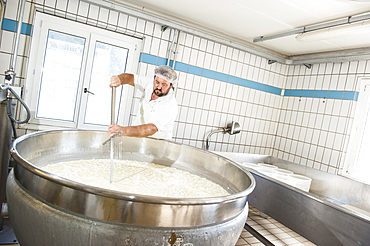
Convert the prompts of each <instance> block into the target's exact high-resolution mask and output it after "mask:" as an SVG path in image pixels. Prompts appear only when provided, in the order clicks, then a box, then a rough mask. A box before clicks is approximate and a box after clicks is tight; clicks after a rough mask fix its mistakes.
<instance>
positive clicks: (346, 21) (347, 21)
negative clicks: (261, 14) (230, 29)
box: [253, 13, 370, 43]
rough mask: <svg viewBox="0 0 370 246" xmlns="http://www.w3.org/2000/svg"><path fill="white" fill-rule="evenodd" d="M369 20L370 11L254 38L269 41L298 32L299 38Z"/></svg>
mask: <svg viewBox="0 0 370 246" xmlns="http://www.w3.org/2000/svg"><path fill="white" fill-rule="evenodd" d="M367 20H370V13H366V14H361V15H357V16H348V17H345V18H341V19H337V20H333V21H329V22H324V23H319V24H316V25H310V26H304V27H300V28H296V29H294V30H291V31H288V32H283V33H278V34H272V35H266V36H260V37H257V38H255V39H253V43H258V42H264V41H267V40H272V39H276V38H282V37H286V36H291V35H296V34H298V38H299V37H301V36H302V35H306V34H308V33H310V32H314V31H315V32H316V31H319V30H324V29H328V28H333V27H336V28H337V27H342V26H343V27H346V26H348V27H349V28H351V27H352V26H351V24H352V23H358V22H361V21H367ZM359 24H361V23H359ZM354 26H355V27H356V26H358V25H354ZM300 35H301V36H300Z"/></svg>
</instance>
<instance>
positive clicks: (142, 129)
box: [108, 65, 178, 139]
mask: <svg viewBox="0 0 370 246" xmlns="http://www.w3.org/2000/svg"><path fill="white" fill-rule="evenodd" d="M154 74H155V75H154V81H153V77H140V76H137V75H133V74H127V73H123V74H120V75H118V76H112V78H111V83H110V85H109V86H110V87H118V86H120V85H125V84H128V85H131V86H135V87H136V88H138V89H139V90H140V91H142V92H143V96H142V98H141V99H140V107H139V112H138V114H137V117H136V120H135V122H134V125H133V126H127V127H123V126H119V125H117V124H113V125H110V126H109V127H108V134H109V136H110V137H112V136H114V135H115V134H117V133H119V132H120V131H122V134H120V136H132V137H148V136H152V137H154V138H159V139H172V129H173V125H174V122H175V119H176V116H177V112H178V105H177V101H176V98H175V95H174V91H173V84H174V81H175V80H176V79H177V75H176V72H175V70H173V69H172V68H171V67H169V66H165V65H162V66H159V67H157V68H156V69H155V71H154Z"/></svg>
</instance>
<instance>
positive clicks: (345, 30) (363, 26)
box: [295, 20, 370, 42]
mask: <svg viewBox="0 0 370 246" xmlns="http://www.w3.org/2000/svg"><path fill="white" fill-rule="evenodd" d="M367 33H370V20H367V21H361V22H356V23H352V24H347V25H343V26H336V27H330V28H325V29H321V30H317V31H310V32H304V33H301V34H298V35H297V36H296V37H295V38H296V39H297V40H298V41H300V42H313V41H321V40H328V39H333V38H340V37H344V36H348V35H359V34H361V35H363V34H367Z"/></svg>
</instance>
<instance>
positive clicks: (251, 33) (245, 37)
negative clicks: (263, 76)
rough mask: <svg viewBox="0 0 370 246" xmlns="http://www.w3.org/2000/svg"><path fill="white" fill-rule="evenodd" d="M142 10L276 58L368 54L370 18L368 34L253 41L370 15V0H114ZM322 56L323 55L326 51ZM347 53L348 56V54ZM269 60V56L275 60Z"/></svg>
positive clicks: (291, 36) (291, 37)
mask: <svg viewBox="0 0 370 246" xmlns="http://www.w3.org/2000/svg"><path fill="white" fill-rule="evenodd" d="M114 1H115V2H118V3H120V4H123V5H126V6H129V7H132V8H134V9H136V10H138V11H140V12H143V13H147V14H150V15H153V16H159V17H161V18H163V19H168V20H171V22H169V24H168V25H169V26H170V27H171V24H173V23H181V24H182V25H184V26H185V25H186V26H189V27H192V28H193V29H194V30H203V31H204V30H206V31H207V32H208V33H210V34H212V35H215V36H218V37H222V38H224V39H228V40H231V41H232V42H233V43H238V44H242V45H245V46H246V47H248V48H251V49H254V50H256V51H258V52H262V53H265V54H267V55H266V57H269V56H270V57H272V58H273V57H277V58H278V59H285V60H289V59H291V60H294V59H297V60H298V59H311V58H313V57H314V58H319V57H320V55H321V57H325V55H326V56H331V57H337V59H338V57H343V56H345V55H349V56H351V55H352V56H363V55H366V59H368V57H369V55H370V21H368V22H369V23H368V25H367V26H366V30H368V31H367V33H363V32H359V31H355V32H354V33H353V34H345V35H341V36H339V37H336V38H324V39H322V38H320V39H319V40H316V41H306V42H302V41H298V40H297V39H296V36H297V34H294V35H288V36H285V37H280V38H276V39H271V40H265V41H263V42H255V43H254V42H253V39H256V38H259V37H260V36H264V37H266V36H269V35H274V34H279V33H284V32H289V31H293V30H296V29H297V28H301V27H306V26H310V25H315V24H320V23H326V22H330V21H334V20H337V19H344V18H346V17H350V16H357V15H366V16H369V18H370V0H309V1H307V0H294V1H293V0H254V1H252V0H155V1H153V0H114ZM323 54H324V55H323ZM344 54H345V55H344ZM272 58H271V59H272Z"/></svg>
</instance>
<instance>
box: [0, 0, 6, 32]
mask: <svg viewBox="0 0 370 246" xmlns="http://www.w3.org/2000/svg"><path fill="white" fill-rule="evenodd" d="M0 4H1V10H0V25H2V24H3V19H4V10H5V8H4V6H5V4H6V2H5V0H0ZM1 33H2V32H1ZM1 36H2V35H0V39H1Z"/></svg>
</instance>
